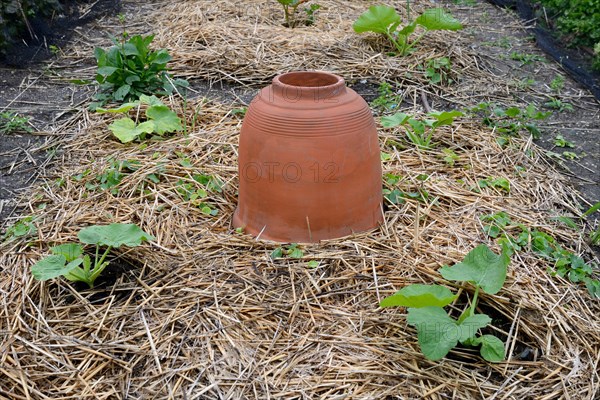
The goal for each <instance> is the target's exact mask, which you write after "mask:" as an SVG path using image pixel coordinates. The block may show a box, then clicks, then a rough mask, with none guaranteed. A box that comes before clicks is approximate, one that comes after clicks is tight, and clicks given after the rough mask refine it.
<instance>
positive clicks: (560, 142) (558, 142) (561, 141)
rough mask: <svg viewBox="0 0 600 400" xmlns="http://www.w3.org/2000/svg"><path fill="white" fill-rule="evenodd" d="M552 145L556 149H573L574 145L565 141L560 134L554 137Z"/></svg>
mask: <svg viewBox="0 0 600 400" xmlns="http://www.w3.org/2000/svg"><path fill="white" fill-rule="evenodd" d="M554 145H555V146H556V147H570V148H574V147H575V143H573V142H571V141H569V140H567V139H565V137H564V136H563V135H560V134H559V135H556V137H555V138H554Z"/></svg>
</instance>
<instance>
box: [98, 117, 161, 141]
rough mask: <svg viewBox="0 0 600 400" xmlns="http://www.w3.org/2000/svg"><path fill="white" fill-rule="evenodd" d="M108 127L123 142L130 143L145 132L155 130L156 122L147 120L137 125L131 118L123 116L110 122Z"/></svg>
mask: <svg viewBox="0 0 600 400" xmlns="http://www.w3.org/2000/svg"><path fill="white" fill-rule="evenodd" d="M108 129H110V130H111V132H112V133H113V135H115V137H116V138H117V139H119V140H120V141H121V143H129V142H131V141H133V140H135V139H137V138H138V136H140V135H141V134H143V133H152V132H154V122H152V121H146V122H143V123H141V124H139V125H136V124H135V122H134V121H133V120H132V119H131V118H122V119H119V120H117V121H115V122H113V123H112V124H110V125H109V126H108Z"/></svg>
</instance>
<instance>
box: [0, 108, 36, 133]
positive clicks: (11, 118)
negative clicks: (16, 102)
mask: <svg viewBox="0 0 600 400" xmlns="http://www.w3.org/2000/svg"><path fill="white" fill-rule="evenodd" d="M17 132H26V133H31V132H33V130H32V129H31V126H29V117H21V116H20V115H19V114H17V113H15V112H11V111H3V112H0V135H5V134H8V133H17Z"/></svg>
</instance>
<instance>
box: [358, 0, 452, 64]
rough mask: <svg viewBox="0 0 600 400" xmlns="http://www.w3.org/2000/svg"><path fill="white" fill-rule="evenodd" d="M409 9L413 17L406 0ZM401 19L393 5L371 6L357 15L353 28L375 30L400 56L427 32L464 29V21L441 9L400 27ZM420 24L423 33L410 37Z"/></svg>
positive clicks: (363, 30) (430, 10) (429, 10)
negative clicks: (413, 37)
mask: <svg viewBox="0 0 600 400" xmlns="http://www.w3.org/2000/svg"><path fill="white" fill-rule="evenodd" d="M407 10H408V15H409V17H408V18H409V19H410V3H409V2H407ZM401 22H402V17H401V16H400V15H399V14H398V12H397V11H396V9H395V8H394V7H388V6H371V7H369V9H368V10H367V11H365V12H364V13H363V14H362V15H361V16H360V17H358V19H357V20H356V22H354V25H353V28H354V31H355V32H357V33H363V32H374V33H379V34H382V35H384V36H385V37H386V38H387V39H388V40H389V41H390V42H391V43H392V44H393V45H394V47H395V48H396V50H397V51H398V53H399V54H400V55H401V56H405V55H407V54H408V53H409V52H410V51H411V50H412V48H413V47H414V46H415V45H416V44H417V43H419V41H420V40H421V39H422V38H423V36H425V34H426V33H427V32H428V31H435V30H449V31H457V30H459V29H462V24H461V23H460V22H458V21H457V20H456V19H455V18H454V17H453V16H452V15H450V14H448V13H447V12H445V11H444V10H443V9H441V8H431V9H428V10H425V11H424V12H423V13H422V14H421V15H419V16H418V17H417V18H416V19H415V20H414V21H410V22H409V23H408V25H406V26H405V27H404V28H402V29H398V28H399V27H400V23H401ZM417 26H420V27H421V28H422V29H423V30H422V32H421V33H420V34H419V35H418V36H417V37H416V38H415V39H412V40H409V38H410V36H411V35H412V34H413V33H414V32H415V31H416V30H417Z"/></svg>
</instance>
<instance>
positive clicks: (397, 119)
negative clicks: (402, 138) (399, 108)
mask: <svg viewBox="0 0 600 400" xmlns="http://www.w3.org/2000/svg"><path fill="white" fill-rule="evenodd" d="M409 118H410V115H408V114H404V113H402V112H399V113H396V114H394V115H391V116H389V117H381V125H382V126H383V127H384V128H393V127H395V126H398V125H402V124H404V123H406V121H408V119H409Z"/></svg>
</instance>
